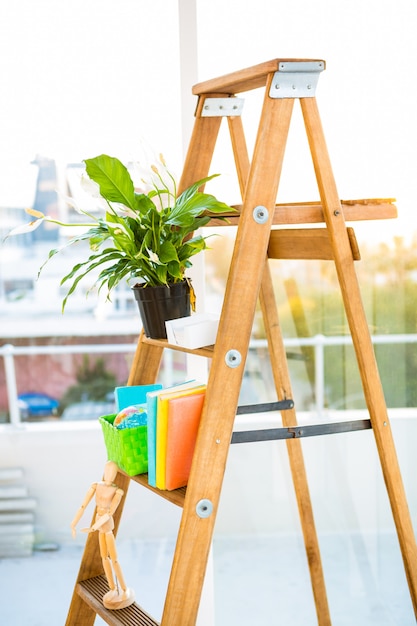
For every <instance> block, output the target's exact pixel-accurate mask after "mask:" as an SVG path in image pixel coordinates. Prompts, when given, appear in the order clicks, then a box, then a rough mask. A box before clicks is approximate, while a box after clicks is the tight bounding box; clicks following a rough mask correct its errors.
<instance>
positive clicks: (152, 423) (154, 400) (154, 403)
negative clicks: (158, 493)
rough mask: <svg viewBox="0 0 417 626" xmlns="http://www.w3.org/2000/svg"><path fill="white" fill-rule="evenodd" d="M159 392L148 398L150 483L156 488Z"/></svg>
mask: <svg viewBox="0 0 417 626" xmlns="http://www.w3.org/2000/svg"><path fill="white" fill-rule="evenodd" d="M158 395H159V391H153V392H150V393H148V394H147V396H146V406H147V409H146V410H147V413H148V483H149V485H151V487H156V414H157V408H158Z"/></svg>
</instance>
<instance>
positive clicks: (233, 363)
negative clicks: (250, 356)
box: [224, 350, 242, 367]
mask: <svg viewBox="0 0 417 626" xmlns="http://www.w3.org/2000/svg"><path fill="white" fill-rule="evenodd" d="M224 360H225V361H226V365H227V366H228V367H239V365H240V364H241V362H242V355H241V354H240V352H239V350H229V351H228V352H226V356H225V358H224Z"/></svg>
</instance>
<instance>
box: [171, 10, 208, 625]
mask: <svg viewBox="0 0 417 626" xmlns="http://www.w3.org/2000/svg"><path fill="white" fill-rule="evenodd" d="M178 14H179V38H180V80H181V124H182V141H183V153H184V156H185V154H186V152H187V148H188V143H189V141H190V137H191V132H192V127H193V120H194V110H195V99H194V96H193V95H192V93H191V87H192V86H193V85H194V84H195V83H196V82H197V80H198V48H197V7H196V0H178ZM204 275H205V272H204V255H202V254H199V255H197V257H195V259H193V268H192V274H191V275H190V277H191V278H192V280H193V283H194V286H195V287H196V291H198V305H197V306H198V310H199V311H202V310H203V309H204ZM203 361H204V363H203ZM187 372H188V373H189V375H190V373H191V372H192V377H193V378H198V379H199V380H205V377H206V375H207V364H206V359H202V358H201V357H196V356H193V355H187ZM197 626H214V582H213V556H212V550H210V555H209V559H208V563H207V569H206V577H205V579H204V586H203V591H202V595H201V602H200V610H199V613H198V618H197Z"/></svg>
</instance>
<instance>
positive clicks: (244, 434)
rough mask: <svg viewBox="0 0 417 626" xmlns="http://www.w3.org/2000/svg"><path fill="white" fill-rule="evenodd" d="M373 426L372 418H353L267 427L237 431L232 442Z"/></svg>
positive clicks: (350, 430)
mask: <svg viewBox="0 0 417 626" xmlns="http://www.w3.org/2000/svg"><path fill="white" fill-rule="evenodd" d="M370 428H372V424H371V420H370V419H365V420H351V421H348V422H335V423H333V424H332V423H330V424H312V425H310V426H294V427H290V428H265V429H260V430H244V431H241V432H239V431H235V432H234V433H233V435H232V441H231V443H251V442H254V441H272V440H275V439H298V438H300V437H315V436H317V435H333V434H337V433H348V432H353V431H356V430H368V429H370Z"/></svg>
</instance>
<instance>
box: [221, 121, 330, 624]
mask: <svg viewBox="0 0 417 626" xmlns="http://www.w3.org/2000/svg"><path fill="white" fill-rule="evenodd" d="M228 123H229V130H230V135H231V141H232V146H233V153H234V158H235V162H236V169H237V172H238V178H239V185H240V189H241V193H242V196H243V195H244V193H245V188H246V184H247V181H248V178H249V172H250V161H249V155H248V151H247V147H246V141H245V137H244V132H243V126H242V120H241V118H240V117H233V118H228ZM288 123H289V122H288ZM277 234H279V232H277ZM284 234H285V232H284ZM271 235H272V232H271V233H270V238H269V243H268V251H269V250H270V248H271ZM270 254H271V253H270V252H269V256H270ZM274 256H278V255H274ZM279 256H281V257H282V254H281V255H279ZM284 257H285V254H284ZM260 304H261V309H262V315H263V319H264V326H265V331H266V335H267V341H268V347H269V355H270V361H271V368H272V374H273V378H274V383H275V389H276V394H277V399H278V400H286V399H287V398H293V393H292V388H291V380H290V375H289V369H288V362H287V355H286V351H285V347H284V341H283V337H282V333H281V326H280V323H279V317H278V308H277V304H276V300H275V294H274V290H273V285H272V278H271V273H270V268H269V263H268V260H267V259H266V260H265V269H264V272H263V276H262V282H261V285H260ZM281 418H282V423H283V426H285V427H287V428H289V427H295V426H296V425H297V417H296V412H295V408H292V409H287V410H285V411H282V412H281ZM286 446H287V452H288V458H289V464H290V470H291V475H292V481H293V485H294V490H295V495H296V500H297V505H298V510H299V515H300V523H301V528H302V532H303V537H304V545H305V550H306V557H307V562H308V566H309V571H310V578H311V586H312V591H313V596H314V601H315V606H316V613H317V620H318V623H319V624H320V625H321V626H325V625H330V624H331V618H330V611H329V604H328V600H327V592H326V585H325V579H324V573H323V566H322V561H321V555H320V548H319V542H318V537H317V531H316V526H315V521H314V514H313V506H312V503H311V497H310V490H309V486H308V481H307V473H306V469H305V464H304V458H303V452H302V446H301V441H300V439H292V440H287V441H286Z"/></svg>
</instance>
